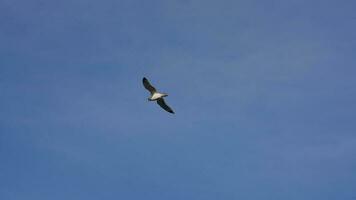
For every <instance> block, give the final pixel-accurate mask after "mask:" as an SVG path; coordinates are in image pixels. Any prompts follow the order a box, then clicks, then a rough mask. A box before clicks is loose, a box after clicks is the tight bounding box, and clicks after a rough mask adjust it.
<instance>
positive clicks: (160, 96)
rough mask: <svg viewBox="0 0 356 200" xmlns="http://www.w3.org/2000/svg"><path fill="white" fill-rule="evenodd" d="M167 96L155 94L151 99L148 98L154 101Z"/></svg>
mask: <svg viewBox="0 0 356 200" xmlns="http://www.w3.org/2000/svg"><path fill="white" fill-rule="evenodd" d="M166 96H168V95H167V94H163V93H159V92H155V93H154V94H153V95H152V96H151V97H150V100H151V101H156V100H158V99H160V98H162V97H166Z"/></svg>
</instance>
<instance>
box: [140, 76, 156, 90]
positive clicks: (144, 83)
mask: <svg viewBox="0 0 356 200" xmlns="http://www.w3.org/2000/svg"><path fill="white" fill-rule="evenodd" d="M142 82H143V86H145V88H146V89H147V90H148V91H150V92H151V94H153V93H155V92H156V88H154V87H153V86H152V85H151V83H150V82H149V81H148V80H147V78H146V77H143V79H142Z"/></svg>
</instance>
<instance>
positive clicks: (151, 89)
mask: <svg viewBox="0 0 356 200" xmlns="http://www.w3.org/2000/svg"><path fill="white" fill-rule="evenodd" d="M142 82H143V86H144V87H145V88H146V89H147V90H148V91H149V92H150V93H151V96H150V97H149V98H148V101H157V104H158V105H160V106H161V107H162V108H163V109H164V110H166V111H167V112H170V113H172V114H174V111H173V110H172V109H171V108H170V107H169V106H168V105H167V104H166V102H165V101H164V99H163V97H166V96H168V94H166V93H160V92H157V90H156V88H154V87H153V86H152V85H151V83H150V82H149V81H148V80H147V78H145V77H143V79H142Z"/></svg>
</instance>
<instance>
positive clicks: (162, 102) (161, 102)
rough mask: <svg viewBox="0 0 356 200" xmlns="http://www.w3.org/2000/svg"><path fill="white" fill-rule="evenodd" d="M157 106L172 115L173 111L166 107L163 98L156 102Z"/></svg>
mask: <svg viewBox="0 0 356 200" xmlns="http://www.w3.org/2000/svg"><path fill="white" fill-rule="evenodd" d="M157 103H158V105H160V106H161V107H162V108H163V109H165V110H166V111H167V112H170V113H172V114H174V111H173V110H172V108H170V107H169V106H167V104H166V102H164V99H163V98H160V99H158V100H157Z"/></svg>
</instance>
